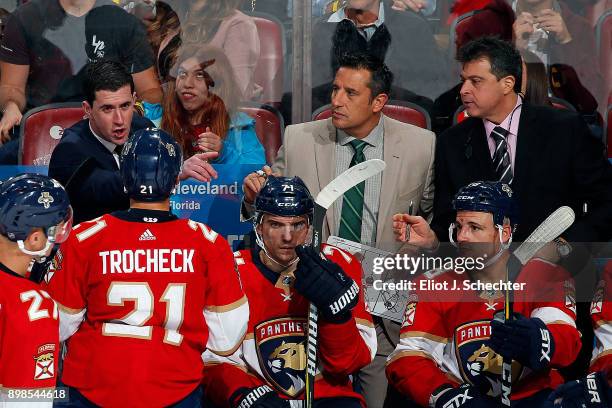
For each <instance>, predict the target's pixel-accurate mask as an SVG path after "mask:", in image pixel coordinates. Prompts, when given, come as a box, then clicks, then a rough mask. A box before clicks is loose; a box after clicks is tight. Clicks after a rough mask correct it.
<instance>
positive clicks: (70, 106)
mask: <svg viewBox="0 0 612 408" xmlns="http://www.w3.org/2000/svg"><path fill="white" fill-rule="evenodd" d="M84 115H85V112H84V111H83V106H82V105H81V103H80V102H67V103H52V104H49V105H43V106H40V107H38V108H35V109H31V110H29V111H28V112H26V114H25V115H23V119H22V120H21V127H20V132H19V138H20V141H19V164H23V165H34V166H46V165H48V164H49V160H50V159H51V152H52V151H53V148H55V146H56V145H57V144H58V143H59V141H60V139H61V137H62V134H63V133H64V129H66V128H69V127H70V126H72V125H74V124H75V123H77V122H78V121H80V120H81V119H83V117H84Z"/></svg>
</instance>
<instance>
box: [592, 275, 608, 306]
mask: <svg viewBox="0 0 612 408" xmlns="http://www.w3.org/2000/svg"><path fill="white" fill-rule="evenodd" d="M604 293H606V281H605V280H604V279H602V280H600V281H599V284H598V285H597V289H595V294H594V295H593V301H592V302H591V314H599V313H601V312H602V310H603V300H604Z"/></svg>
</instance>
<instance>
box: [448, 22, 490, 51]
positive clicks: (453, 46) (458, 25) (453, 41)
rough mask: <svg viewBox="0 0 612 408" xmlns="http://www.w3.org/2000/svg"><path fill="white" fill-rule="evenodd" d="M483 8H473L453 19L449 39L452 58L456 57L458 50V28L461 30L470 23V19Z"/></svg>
mask: <svg viewBox="0 0 612 408" xmlns="http://www.w3.org/2000/svg"><path fill="white" fill-rule="evenodd" d="M481 11H482V10H473V11H469V12H467V13H465V14H462V15H460V16H459V17H457V18H456V19H454V20H453V22H452V23H451V27H450V38H449V41H448V51H449V54H450V58H451V60H453V59H454V58H455V52H456V51H457V44H456V42H457V30H460V29H461V28H462V27H463V26H464V25H466V24H469V21H470V19H471V18H472V17H474V15H476V14H478V13H480V12H481Z"/></svg>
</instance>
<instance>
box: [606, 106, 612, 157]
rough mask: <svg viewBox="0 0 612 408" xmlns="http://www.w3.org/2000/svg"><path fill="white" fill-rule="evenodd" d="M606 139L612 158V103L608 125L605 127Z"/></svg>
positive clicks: (609, 109) (609, 154) (607, 117)
mask: <svg viewBox="0 0 612 408" xmlns="http://www.w3.org/2000/svg"><path fill="white" fill-rule="evenodd" d="M604 133H605V137H604V140H605V141H606V143H607V145H608V157H609V158H611V159H612V105H610V106H608V114H607V115H606V127H605V128H604Z"/></svg>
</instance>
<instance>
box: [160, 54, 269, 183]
mask: <svg viewBox="0 0 612 408" xmlns="http://www.w3.org/2000/svg"><path fill="white" fill-rule="evenodd" d="M170 75H171V77H173V78H176V79H175V81H174V82H169V83H168V92H167V97H166V100H165V102H164V115H163V120H162V128H163V129H165V130H166V131H167V132H168V133H170V134H171V135H173V136H174V137H175V138H176V140H177V141H178V142H179V144H180V145H181V146H182V148H183V155H184V157H194V158H193V159H192V160H198V157H199V156H197V155H196V156H194V154H196V153H201V152H211V151H214V152H217V153H219V156H218V157H217V158H216V159H215V160H214V161H213V162H214V163H218V164H264V163H265V162H266V160H265V154H264V148H263V147H262V145H261V143H260V142H259V139H258V138H257V135H256V134H255V120H254V119H252V118H251V117H250V116H248V115H246V114H245V113H242V112H239V111H238V103H239V101H240V97H239V96H240V91H239V90H238V86H237V84H236V81H235V79H234V75H233V72H232V69H231V66H230V63H229V61H228V59H227V57H226V56H225V54H224V53H223V51H222V50H220V49H218V48H215V47H211V46H209V45H199V46H198V45H188V46H185V47H183V48H181V50H179V52H178V54H177V57H176V66H175V67H174V68H173V70H172V71H171V72H170ZM196 178H197V177H196Z"/></svg>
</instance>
